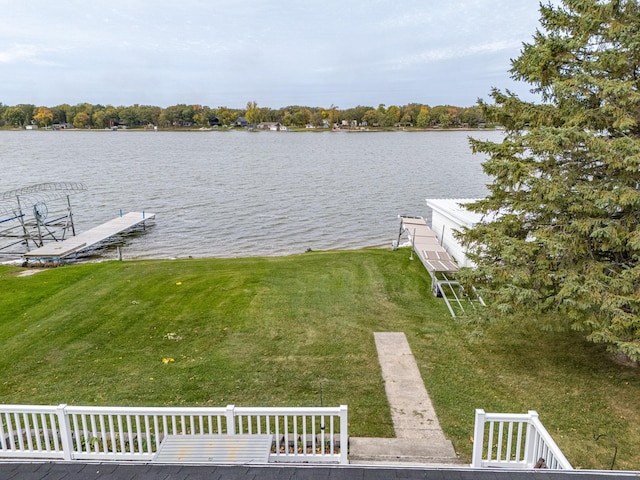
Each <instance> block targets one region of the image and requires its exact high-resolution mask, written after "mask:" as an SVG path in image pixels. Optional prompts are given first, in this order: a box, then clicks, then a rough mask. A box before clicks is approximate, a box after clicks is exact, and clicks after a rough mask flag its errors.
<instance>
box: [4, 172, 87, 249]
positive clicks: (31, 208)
mask: <svg viewBox="0 0 640 480" xmlns="http://www.w3.org/2000/svg"><path fill="white" fill-rule="evenodd" d="M86 190H87V187H86V186H85V185H84V184H82V183H72V182H56V183H39V184H36V185H29V186H26V187H22V188H18V189H16V190H9V191H7V192H3V193H0V255H9V256H17V255H22V254H23V253H24V252H25V251H26V252H29V251H30V250H31V249H33V248H40V247H42V246H43V245H44V244H45V242H47V241H56V242H58V241H62V240H64V239H65V238H66V237H67V236H68V234H71V235H75V234H76V232H75V226H74V224H73V211H72V209H71V199H70V198H69V197H70V195H72V194H74V193H78V192H83V191H86Z"/></svg>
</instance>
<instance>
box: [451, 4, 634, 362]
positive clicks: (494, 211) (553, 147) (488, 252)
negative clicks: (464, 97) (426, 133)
mask: <svg viewBox="0 0 640 480" xmlns="http://www.w3.org/2000/svg"><path fill="white" fill-rule="evenodd" d="M556 3H557V2H556ZM540 12H541V25H542V30H540V31H538V32H536V34H535V35H534V37H533V42H532V43H529V44H524V46H523V49H522V51H521V54H520V56H519V57H518V58H517V59H515V60H513V61H512V70H511V73H512V75H513V77H514V78H515V79H517V80H521V81H524V82H527V83H529V84H530V85H532V86H533V91H534V92H537V93H538V94H539V95H540V98H541V102H536V103H532V102H526V101H523V100H521V99H520V98H519V97H518V96H516V95H514V94H513V93H511V92H509V91H507V92H506V93H503V92H501V91H498V90H494V91H493V92H492V94H491V96H492V98H493V103H492V104H486V103H483V102H482V101H481V102H480V104H481V106H482V107H483V110H484V112H485V115H486V116H487V118H488V119H490V120H489V121H494V122H497V123H499V124H502V125H504V126H505V128H506V136H505V139H504V141H503V142H502V143H492V142H486V141H477V140H472V141H471V143H472V148H473V150H474V151H475V152H481V153H484V154H486V155H487V157H488V159H487V161H486V162H485V163H484V170H485V172H486V173H487V174H488V175H489V176H490V177H492V179H493V183H492V184H491V185H489V191H490V193H489V195H488V197H487V198H485V199H483V200H480V201H477V202H475V203H474V204H473V205H472V206H471V209H472V210H474V211H476V212H480V213H484V214H486V215H485V217H484V218H485V220H486V221H485V222H483V223H480V224H478V225H476V226H475V227H474V228H472V229H470V230H468V231H466V232H464V233H463V235H462V238H463V240H464V241H466V242H467V243H468V244H469V246H470V248H471V249H472V255H471V257H472V259H473V260H475V262H476V264H477V269H476V270H474V271H467V272H464V273H463V278H464V279H465V280H466V281H473V282H474V284H475V285H476V286H478V285H479V286H480V287H481V291H482V294H483V296H484V297H485V299H489V300H490V303H491V312H493V313H498V314H503V315H523V316H526V317H528V318H531V320H532V321H542V322H549V323H547V325H548V326H549V325H554V326H557V325H558V323H561V324H563V326H570V327H571V328H574V329H579V330H582V331H584V332H585V333H586V335H587V338H588V339H589V340H591V341H593V342H602V343H605V344H607V346H608V348H609V349H610V350H611V351H614V352H618V353H623V354H625V355H626V356H628V357H629V358H631V359H634V360H636V361H638V360H640V317H639V316H638V314H639V313H640V266H639V265H638V261H639V257H640V193H639V189H640V5H639V2H638V0H563V1H561V2H560V3H559V4H557V6H554V5H552V4H548V5H541V7H540Z"/></svg>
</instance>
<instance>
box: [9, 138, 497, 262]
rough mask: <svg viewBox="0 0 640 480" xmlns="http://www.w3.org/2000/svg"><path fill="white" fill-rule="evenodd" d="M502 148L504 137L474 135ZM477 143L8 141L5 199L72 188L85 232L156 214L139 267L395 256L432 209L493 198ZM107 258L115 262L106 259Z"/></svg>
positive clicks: (130, 248)
mask: <svg viewBox="0 0 640 480" xmlns="http://www.w3.org/2000/svg"><path fill="white" fill-rule="evenodd" d="M471 134H472V135H474V136H478V137H481V138H490V139H493V140H499V139H500V135H501V133H500V132H493V131H479V132H472V133H471ZM468 136H469V132H462V131H460V132H458V131H453V132H376V133H333V132H323V133H319V132H303V133H293V132H287V133H284V132H260V133H250V132H247V131H232V132H106V131H60V132H49V131H46V132H45V131H20V132H7V131H5V132H0V162H1V163H0V164H1V165H2V177H1V178H0V192H3V191H7V190H11V189H14V188H19V187H22V186H24V185H29V184H33V183H40V182H59V181H74V182H82V183H84V184H86V185H87V187H88V191H87V192H83V193H79V194H77V195H74V196H73V197H71V200H72V205H73V210H74V215H75V221H76V229H77V231H84V230H86V229H88V228H91V227H93V226H95V225H97V224H99V223H102V222H105V221H107V220H110V219H111V218H115V217H116V216H117V215H118V214H119V211H120V209H122V210H123V211H125V212H128V211H141V210H145V211H148V212H154V213H156V222H155V225H154V226H153V227H152V228H151V229H149V230H148V231H147V232H146V234H145V235H141V236H136V238H135V240H133V241H129V242H127V244H126V246H125V247H124V253H125V257H126V258H132V257H154V258H158V257H162V258H167V257H185V256H194V257H205V256H224V257H232V256H253V255H282V254H289V253H299V252H304V251H305V250H306V249H307V248H311V249H313V250H325V249H348V248H359V247H365V246H380V245H385V246H386V245H391V241H392V240H393V239H394V238H395V237H396V236H397V228H398V225H399V224H398V220H397V216H398V215H399V214H412V215H426V214H427V211H426V205H425V201H424V200H425V198H428V197H430V198H444V197H449V198H451V197H455V198H461V197H478V196H483V195H484V194H485V193H486V187H485V184H486V183H487V178H486V177H485V176H484V174H483V173H482V168H481V162H482V161H483V158H482V157H480V156H477V155H472V154H471V152H470V149H469V144H468V139H467V138H468ZM110 255H114V254H113V253H110Z"/></svg>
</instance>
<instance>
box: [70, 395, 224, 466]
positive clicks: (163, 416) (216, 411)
mask: <svg viewBox="0 0 640 480" xmlns="http://www.w3.org/2000/svg"><path fill="white" fill-rule="evenodd" d="M228 414H229V410H228V409H227V408H224V407H220V408H188V407H187V408H171V407H157V408H153V407H71V406H69V407H66V415H67V419H68V423H69V425H70V431H71V443H72V458H73V459H76V460H88V459H93V460H109V459H113V458H114V456H117V457H118V458H119V459H122V460H125V459H126V460H147V461H148V460H151V459H153V456H154V455H155V452H156V451H157V450H158V447H159V446H160V442H162V439H163V438H164V437H165V436H166V435H198V434H224V433H227V418H228ZM231 415H233V410H231Z"/></svg>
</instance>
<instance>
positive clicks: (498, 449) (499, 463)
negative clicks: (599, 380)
mask: <svg viewBox="0 0 640 480" xmlns="http://www.w3.org/2000/svg"><path fill="white" fill-rule="evenodd" d="M473 442H474V443H473V460H472V463H471V466H472V467H508V468H540V465H538V466H536V464H537V463H538V461H539V460H540V459H543V460H544V466H543V467H542V468H549V469H556V470H573V467H572V466H571V464H570V463H569V461H568V460H567V459H566V457H565V456H564V454H563V453H562V451H561V450H560V448H559V447H558V445H557V444H556V443H555V442H554V441H553V438H551V435H549V433H548V432H547V430H546V429H545V428H544V426H543V425H542V423H541V422H540V419H539V418H538V414H537V413H536V412H535V411H529V412H528V413H526V414H512V413H485V411H484V410H482V409H478V410H476V422H475V430H474V439H473Z"/></svg>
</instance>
